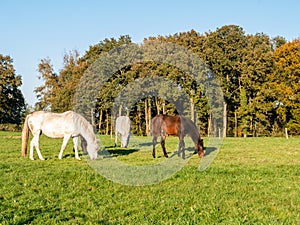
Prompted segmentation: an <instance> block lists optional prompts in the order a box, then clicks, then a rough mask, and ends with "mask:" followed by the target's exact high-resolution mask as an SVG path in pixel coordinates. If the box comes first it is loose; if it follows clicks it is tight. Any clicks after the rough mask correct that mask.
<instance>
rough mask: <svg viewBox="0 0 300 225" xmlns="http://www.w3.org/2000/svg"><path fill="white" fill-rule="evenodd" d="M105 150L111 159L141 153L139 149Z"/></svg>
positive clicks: (111, 147) (110, 147) (114, 148)
mask: <svg viewBox="0 0 300 225" xmlns="http://www.w3.org/2000/svg"><path fill="white" fill-rule="evenodd" d="M105 150H106V151H107V152H108V153H109V155H110V156H111V157H118V156H125V155H130V154H132V153H134V152H137V151H139V149H136V148H118V147H115V146H108V147H106V148H105ZM100 154H101V153H100ZM98 155H99V153H98Z"/></svg>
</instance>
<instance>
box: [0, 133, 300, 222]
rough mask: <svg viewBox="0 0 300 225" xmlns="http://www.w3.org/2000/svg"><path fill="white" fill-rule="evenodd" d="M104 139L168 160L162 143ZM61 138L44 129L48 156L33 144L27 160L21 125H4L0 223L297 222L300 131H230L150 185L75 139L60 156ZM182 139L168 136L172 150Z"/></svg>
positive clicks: (116, 152) (123, 156) (148, 160)
mask: <svg viewBox="0 0 300 225" xmlns="http://www.w3.org/2000/svg"><path fill="white" fill-rule="evenodd" d="M136 139H140V140H141V141H145V142H147V141H148V142H149V140H150V139H147V138H145V137H136ZM186 139H188V138H186ZM100 140H101V141H102V143H103V144H104V145H105V146H107V149H108V150H109V152H110V153H111V155H112V157H115V158H118V160H121V161H125V162H126V163H129V164H133V165H144V164H153V163H157V162H160V161H163V160H164V158H163V157H162V156H163V154H162V151H161V148H160V146H159V145H157V156H158V158H157V159H153V158H152V155H151V145H150V144H149V145H148V148H149V149H148V150H147V149H146V150H145V151H137V150H135V149H134V148H133V147H131V148H129V149H120V148H114V147H113V140H111V139H110V137H103V136H102V137H101V138H100ZM205 141H207V139H205ZM61 143H62V140H55V139H49V138H46V137H45V136H41V140H40V148H41V152H42V154H43V156H44V157H45V158H46V160H45V161H41V160H39V159H37V155H36V152H35V158H36V160H35V161H30V160H29V159H28V156H27V157H26V158H24V157H21V133H17V132H16V133H12V132H0V224H3V225H4V224H299V221H300V138H290V139H288V140H286V139H284V138H247V139H244V138H226V139H224V141H223V145H222V147H221V150H220V152H219V153H218V155H217V157H216V159H215V160H214V161H213V163H212V164H211V165H210V167H209V168H208V169H206V170H205V171H202V172H200V171H199V170H198V167H199V162H200V159H199V158H198V156H197V155H193V156H192V157H191V159H190V160H189V161H188V163H187V165H185V166H184V167H183V168H182V169H181V170H180V171H179V172H177V173H176V174H174V175H173V176H171V177H170V178H169V179H166V180H164V181H162V182H159V183H156V184H152V185H146V186H130V185H123V184H119V183H115V182H113V181H110V180H108V179H106V178H104V177H103V176H102V175H101V174H99V173H98V172H97V171H95V169H93V168H92V167H90V166H89V164H88V163H87V161H86V160H84V158H83V157H82V160H81V161H78V160H76V159H75V158H74V153H73V151H72V143H71V142H70V143H69V145H68V146H67V149H66V150H65V152H64V156H63V159H62V160H58V158H57V156H58V153H59V149H60V145H61ZM177 143H178V142H177V139H175V138H171V137H168V138H167V141H166V147H167V149H168V150H169V154H172V153H171V151H170V149H174V148H176V146H177ZM146 146H147V145H146ZM129 147H130V146H129Z"/></svg>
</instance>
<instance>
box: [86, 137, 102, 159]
mask: <svg viewBox="0 0 300 225" xmlns="http://www.w3.org/2000/svg"><path fill="white" fill-rule="evenodd" d="M98 150H99V144H98V142H97V141H94V142H93V143H89V144H88V145H87V152H88V154H89V156H90V159H91V160H94V159H97V157H98Z"/></svg>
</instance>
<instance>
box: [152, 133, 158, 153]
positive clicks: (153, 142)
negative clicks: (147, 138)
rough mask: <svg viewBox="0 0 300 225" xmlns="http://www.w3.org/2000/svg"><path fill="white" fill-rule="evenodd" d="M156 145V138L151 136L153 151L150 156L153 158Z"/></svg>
mask: <svg viewBox="0 0 300 225" xmlns="http://www.w3.org/2000/svg"><path fill="white" fill-rule="evenodd" d="M156 143H157V136H153V140H152V144H153V151H152V156H153V158H155V145H156Z"/></svg>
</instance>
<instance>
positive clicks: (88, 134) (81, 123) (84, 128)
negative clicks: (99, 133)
mask: <svg viewBox="0 0 300 225" xmlns="http://www.w3.org/2000/svg"><path fill="white" fill-rule="evenodd" d="M72 116H73V121H74V122H75V124H76V125H77V127H78V128H80V134H81V136H82V138H84V139H85V140H87V141H91V142H92V143H97V140H96V136H95V134H94V129H93V126H92V125H91V124H90V123H89V122H88V121H87V120H86V119H85V118H84V117H83V116H82V115H80V114H78V113H75V112H73V115H72Z"/></svg>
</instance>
